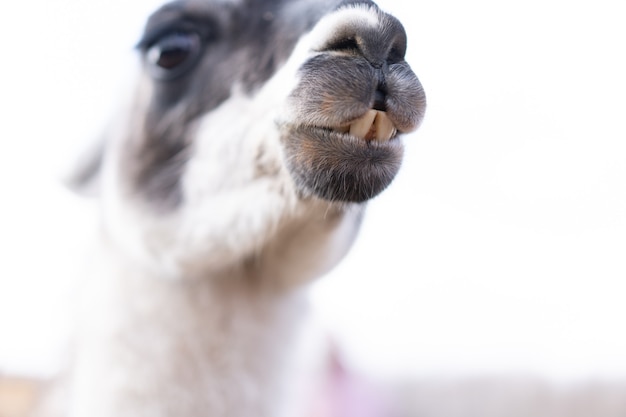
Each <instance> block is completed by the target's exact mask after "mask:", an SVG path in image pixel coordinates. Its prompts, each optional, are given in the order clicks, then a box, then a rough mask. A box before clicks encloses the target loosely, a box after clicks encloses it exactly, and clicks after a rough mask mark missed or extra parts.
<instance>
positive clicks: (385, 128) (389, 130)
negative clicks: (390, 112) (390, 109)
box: [374, 112, 395, 141]
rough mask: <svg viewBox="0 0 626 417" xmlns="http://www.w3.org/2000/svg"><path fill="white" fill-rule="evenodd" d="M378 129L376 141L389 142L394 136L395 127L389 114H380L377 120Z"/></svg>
mask: <svg viewBox="0 0 626 417" xmlns="http://www.w3.org/2000/svg"><path fill="white" fill-rule="evenodd" d="M374 123H375V125H376V126H375V127H376V140H379V141H388V140H389V139H391V138H392V137H393V135H394V131H395V127H394V125H393V123H392V122H391V120H389V117H387V114H385V113H384V112H378V114H377V115H376V120H375V122H374Z"/></svg>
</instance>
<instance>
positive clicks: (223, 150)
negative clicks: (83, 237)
mask: <svg viewBox="0 0 626 417" xmlns="http://www.w3.org/2000/svg"><path fill="white" fill-rule="evenodd" d="M405 50H406V35H405V33H404V29H403V28H402V26H401V24H400V23H399V22H398V21H397V20H396V19H395V18H393V17H392V16H390V15H388V14H385V13H383V12H381V11H380V10H379V9H378V8H377V6H376V5H374V4H373V3H372V2H370V1H340V0H329V1H320V0H296V1H287V0H232V1H215V0H184V1H176V2H174V3H170V4H168V5H166V6H164V7H163V8H161V9H160V10H158V11H157V12H155V14H153V15H152V17H151V18H150V19H149V21H148V23H147V26H146V30H145V34H144V36H143V39H142V40H141V41H140V42H139V44H138V51H139V53H140V55H141V57H142V63H143V71H142V74H141V76H140V79H139V80H138V87H137V91H136V94H135V96H134V98H133V101H132V102H131V103H130V104H129V106H128V111H127V112H126V113H125V115H124V117H123V119H121V120H118V121H117V122H116V123H117V127H116V128H115V129H114V131H113V134H111V135H110V136H109V137H108V138H107V142H106V144H105V145H103V146H102V147H100V148H98V149H100V150H101V152H102V153H101V154H100V155H99V156H96V157H94V158H91V159H90V161H92V163H91V164H89V166H88V167H86V168H85V167H83V169H82V170H81V172H80V175H79V179H80V182H84V183H87V182H92V181H91V180H92V179H93V177H95V176H98V177H99V181H97V182H98V183H99V184H100V190H99V198H100V200H101V208H102V223H103V227H102V239H101V243H100V246H99V250H98V253H99V255H98V257H97V260H95V261H93V262H92V264H91V265H90V270H91V271H93V273H90V277H89V279H88V280H87V283H86V290H85V294H84V297H83V300H84V303H83V304H84V305H83V309H82V313H81V318H82V320H83V323H82V326H81V328H80V329H81V330H80V332H79V333H78V337H77V348H76V353H77V355H76V362H75V364H74V367H73V371H72V373H71V377H70V384H69V387H70V388H69V398H70V402H69V411H68V413H67V415H69V416H70V417H86V416H89V417H112V416H115V417H131V416H132V417H160V416H172V415H176V416H189V417H191V416H193V417H202V416H207V417H208V416H211V417H218V416H224V417H226V416H228V417H252V416H254V417H264V416H266V417H279V416H283V415H285V416H294V415H298V413H297V412H296V411H294V408H293V407H294V404H295V403H298V402H299V401H298V398H299V397H298V394H297V393H298V392H301V390H300V389H296V388H295V387H298V386H299V383H298V381H302V377H301V375H300V376H298V375H296V374H297V373H298V372H297V371H298V370H301V368H300V367H299V366H295V365H294V364H297V363H299V362H298V359H297V358H298V356H297V354H296V352H297V351H298V350H297V349H296V341H297V340H298V323H299V322H300V319H301V317H302V316H303V314H304V306H305V295H304V293H305V290H306V284H307V283H309V282H311V280H313V279H314V278H315V277H317V276H319V275H321V274H323V273H324V272H326V271H328V269H330V268H332V267H333V266H334V265H335V264H336V263H337V262H338V261H339V260H340V259H341V258H342V257H343V256H344V254H345V253H346V252H347V250H348V249H349V247H350V245H351V243H352V241H353V239H354V238H355V236H356V233H357V231H358V228H359V224H360V222H361V217H362V213H363V209H364V202H365V201H367V200H368V199H370V198H372V197H374V196H376V195H378V194H379V193H380V192H381V191H382V190H383V189H384V188H385V187H387V185H389V183H390V182H391V181H392V179H393V177H394V176H395V174H396V172H397V171H398V169H399V167H400V163H401V159H402V144H401V142H400V139H399V137H398V135H399V134H401V133H405V132H409V131H412V130H414V129H416V128H417V127H418V125H419V123H420V121H421V119H422V116H423V113H424V108H425V99H424V93H423V91H422V88H421V85H420V83H419V81H418V80H417V78H416V76H415V75H414V74H413V72H412V71H411V69H410V68H409V66H408V64H407V63H406V62H405V61H404V53H405ZM372 108H376V109H377V110H380V111H384V112H385V113H386V115H387V117H388V120H390V121H391V122H392V123H393V125H394V132H397V133H396V134H394V136H393V137H392V138H391V139H390V140H388V141H378V140H370V139H369V138H362V137H357V136H354V135H351V134H350V133H349V132H348V131H347V129H348V128H349V126H350V125H351V124H353V123H355V122H356V121H358V120H359V119H360V118H361V117H362V116H363V115H364V114H365V113H367V112H368V111H369V110H370V109H372Z"/></svg>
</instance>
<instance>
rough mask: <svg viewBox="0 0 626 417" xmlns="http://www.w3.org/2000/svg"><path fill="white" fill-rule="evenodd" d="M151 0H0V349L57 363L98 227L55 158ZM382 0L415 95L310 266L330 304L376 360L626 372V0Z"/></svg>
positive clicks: (563, 372) (330, 319)
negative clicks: (328, 269) (381, 174)
mask: <svg viewBox="0 0 626 417" xmlns="http://www.w3.org/2000/svg"><path fill="white" fill-rule="evenodd" d="M131 3H132V4H131ZM151 3H152V4H151ZM156 3H158V2H157V1H152V2H150V1H141V2H140V1H135V2H128V1H125V0H124V1H122V0H108V1H106V2H105V1H95V0H92V1H90V2H83V1H78V0H58V1H55V2H49V1H44V0H31V1H28V2H11V4H10V5H5V7H4V8H3V11H2V13H0V35H1V39H2V47H1V48H0V127H1V129H0V190H1V193H0V198H1V200H0V201H1V204H0V214H1V215H0V249H1V252H0V371H1V370H5V371H7V370H8V371H13V372H28V373H42V372H43V373H46V372H50V371H53V370H54V369H55V367H56V366H57V362H58V357H59V355H60V352H62V351H63V342H64V340H65V339H64V338H65V335H66V332H67V330H68V327H69V320H68V317H67V305H68V302H69V301H70V300H71V299H72V293H71V285H70V283H71V281H72V280H71V278H70V277H71V276H72V274H73V273H74V271H75V269H76V265H78V263H79V262H80V259H81V256H82V253H83V249H84V247H85V246H86V242H87V241H88V239H89V237H90V235H91V230H92V228H93V214H92V207H91V206H90V204H89V203H87V202H85V201H83V200H80V199H77V198H75V197H74V196H72V195H71V194H70V193H68V192H66V191H65V190H64V189H63V188H62V187H61V186H60V185H59V182H58V176H59V173H60V172H61V169H62V168H63V167H64V165H65V164H66V163H67V161H68V159H69V158H68V155H70V154H71V152H73V151H74V150H75V148H76V147H77V145H78V144H79V143H81V142H83V141H85V140H88V139H89V138H90V137H93V136H94V135H97V134H98V132H99V130H100V129H101V128H102V126H103V125H104V124H105V122H106V119H107V116H108V115H109V114H110V113H111V112H112V110H113V109H114V107H115V99H116V98H117V97H119V96H120V95H121V94H123V91H124V81H123V80H124V79H125V76H126V75H127V74H128V63H129V62H130V61H131V59H130V58H131V56H132V46H133V44H134V42H135V41H136V40H137V39H138V35H139V33H140V30H141V26H142V24H143V20H144V18H145V16H146V14H147V13H148V11H149V10H150V9H152V6H153V4H156ZM379 4H380V5H381V6H383V8H385V9H387V10H390V11H392V12H394V13H396V14H397V16H399V17H400V19H401V20H402V21H403V22H404V23H405V26H406V28H407V31H408V33H409V37H410V44H409V56H408V59H409V61H410V62H411V64H412V65H413V68H414V70H415V72H416V73H417V74H418V76H419V77H420V79H421V80H422V83H423V84H424V87H425V89H426V92H427V95H428V100H429V108H428V111H427V117H426V120H425V122H424V124H423V126H422V128H421V129H420V131H418V133H417V134H415V135H412V136H410V137H407V138H406V143H407V155H406V161H405V165H404V167H403V170H402V171H401V174H400V176H399V177H398V179H397V181H396V182H395V183H394V184H393V186H392V187H391V188H390V189H389V190H388V191H387V192H386V193H385V194H383V196H382V197H380V198H379V199H376V200H375V201H374V202H373V203H372V204H371V207H370V211H369V214H368V217H367V221H366V223H365V226H364V228H363V231H362V233H361V235H360V239H359V240H358V242H357V244H356V245H355V247H354V250H353V251H352V252H351V253H350V255H349V256H348V258H346V260H345V261H344V262H343V263H342V264H341V265H340V266H339V267H338V268H337V269H336V270H335V271H334V272H333V273H332V274H331V275H330V276H329V277H326V278H325V279H323V280H322V281H321V282H320V283H319V284H318V285H317V286H316V288H315V291H314V301H315V305H316V307H317V308H318V310H319V314H320V316H321V318H322V320H323V321H324V322H325V323H326V324H327V325H328V326H329V327H330V328H332V329H333V330H334V333H335V334H336V337H337V338H338V339H339V340H340V342H341V343H342V346H344V348H345V349H346V351H347V352H348V354H349V357H350V359H351V360H352V361H353V362H355V363H356V364H358V365H359V366H361V367H363V368H365V369H369V370H370V371H372V372H381V373H391V374H394V375H395V374H398V373H410V374H413V375H420V376H424V375H467V374H470V375H476V374H480V375H482V374H487V373H506V372H515V373H522V374H525V375H526V374H535V375H540V376H545V377H549V378H554V379H558V380H566V381H570V380H577V379H583V378H585V379H586V378H596V377H605V378H607V377H610V378H617V377H621V378H626V331H625V328H626V325H625V322H626V127H625V116H626V81H625V80H626V53H625V49H624V40H625V39H626V29H625V28H626V25H624V12H623V8H622V7H621V6H622V5H621V4H620V2H619V1H617V0H616V1H611V0H598V1H594V2H580V1H561V0H528V1H525V2H503V1H496V0H476V1H473V2H467V1H462V0H449V1H442V0H437V1H435V0H424V1H417V2H409V1H408V0H407V1H404V2H401V1H400V0H386V1H383V0H381V1H380V2H379Z"/></svg>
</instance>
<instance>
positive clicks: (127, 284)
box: [70, 262, 306, 417]
mask: <svg viewBox="0 0 626 417" xmlns="http://www.w3.org/2000/svg"><path fill="white" fill-rule="evenodd" d="M109 264H111V263H109ZM116 265H117V268H116V269H118V270H117V271H110V272H115V274H112V275H110V276H113V277H114V278H113V279H111V278H110V276H109V277H107V278H106V279H98V280H94V282H93V285H92V287H91V288H90V291H89V292H90V296H89V297H87V298H86V300H87V302H88V303H89V304H88V306H87V307H88V309H89V310H91V311H97V312H96V313H90V316H89V317H85V322H86V323H87V326H86V327H85V328H84V329H83V333H82V334H81V335H80V336H81V340H80V341H79V342H80V343H81V345H80V355H81V356H80V358H79V360H78V365H77V369H76V378H78V380H77V381H76V383H75V384H74V386H75V387H77V388H76V389H78V390H79V391H81V392H79V393H75V398H80V399H81V400H80V403H74V404H73V410H72V413H71V414H70V415H71V416H73V417H79V416H80V417H84V416H85V415H89V416H91V417H99V416H108V417H110V416H111V415H116V416H118V417H126V416H128V417H130V416H133V417H144V416H145V417H148V416H150V417H160V416H164V417H165V416H172V415H185V416H212V417H218V416H224V417H226V416H229V417H248V416H249V417H252V416H254V417H263V416H268V417H274V416H277V415H279V413H280V410H276V409H275V406H276V404H280V403H282V402H283V401H279V398H281V399H282V397H283V396H284V392H283V390H284V389H285V387H284V386H283V385H282V380H283V379H284V377H285V376H286V372H288V371H289V369H290V368H291V362H290V361H291V353H292V350H293V343H295V339H297V337H296V336H297V334H296V333H297V327H298V326H297V325H298V323H300V320H301V319H302V316H303V315H304V312H305V310H306V309H305V307H306V302H305V298H304V295H303V292H302V291H301V290H294V289H290V290H280V291H278V290H275V289H272V288H270V287H268V286H266V285H265V284H264V283H263V282H255V279H256V278H257V277H252V276H250V275H249V274H247V273H246V272H245V271H243V270H239V271H231V272H230V273H229V274H226V273H224V276H215V277H206V278H207V279H202V280H198V279H193V280H177V281H168V280H164V279H161V278H160V277H154V276H146V275H143V274H140V273H139V271H136V270H132V268H128V267H127V266H122V265H119V262H118V263H117V264H116ZM94 307H97V308H96V309H94ZM94 314H95V316H94ZM94 320H96V322H94Z"/></svg>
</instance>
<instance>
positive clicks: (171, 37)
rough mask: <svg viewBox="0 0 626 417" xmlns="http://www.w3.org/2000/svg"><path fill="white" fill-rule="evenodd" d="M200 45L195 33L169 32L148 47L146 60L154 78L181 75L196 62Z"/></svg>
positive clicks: (198, 37) (165, 78) (164, 78)
mask: <svg viewBox="0 0 626 417" xmlns="http://www.w3.org/2000/svg"><path fill="white" fill-rule="evenodd" d="M200 46H201V41H200V36H199V35H198V34H197V33H193V32H188V33H186V32H173V33H169V34H167V35H164V36H162V37H161V38H159V39H157V41H156V42H154V43H153V44H152V46H150V47H149V48H148V50H147V51H146V55H145V57H146V62H147V64H148V66H149V67H150V70H151V72H152V75H153V76H154V77H155V78H158V79H163V80H172V79H174V78H178V77H179V76H181V75H183V74H184V73H185V72H187V70H189V69H190V68H191V67H192V66H193V65H194V64H195V63H196V62H197V60H198V57H199V56H200Z"/></svg>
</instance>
